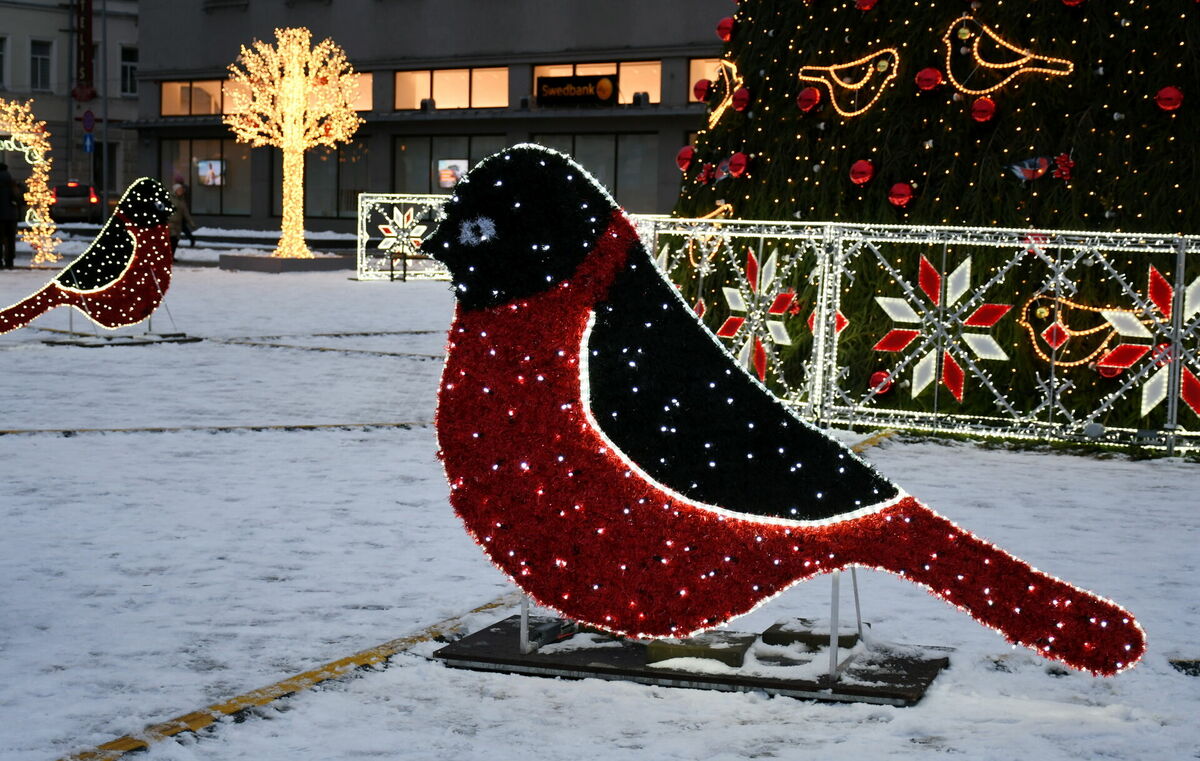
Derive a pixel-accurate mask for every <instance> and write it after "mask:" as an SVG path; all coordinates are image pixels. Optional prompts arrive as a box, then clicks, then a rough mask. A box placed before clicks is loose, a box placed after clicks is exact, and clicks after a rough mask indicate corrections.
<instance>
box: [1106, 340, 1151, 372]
mask: <svg viewBox="0 0 1200 761" xmlns="http://www.w3.org/2000/svg"><path fill="white" fill-rule="evenodd" d="M1151 348H1152V347H1150V346H1146V345H1144V344H1121V345H1120V346H1118V347H1117V348H1115V349H1113V350H1112V351H1110V352H1109V353H1108V354H1105V355H1104V356H1103V357H1101V358H1100V359H1099V361H1097V362H1096V366H1097V367H1119V368H1120V369H1122V370H1125V369H1127V368H1129V367H1131V366H1132V365H1133V363H1135V362H1137V361H1138V360H1139V359H1141V358H1142V357H1144V356H1146V354H1147V353H1149V351H1150V349H1151Z"/></svg>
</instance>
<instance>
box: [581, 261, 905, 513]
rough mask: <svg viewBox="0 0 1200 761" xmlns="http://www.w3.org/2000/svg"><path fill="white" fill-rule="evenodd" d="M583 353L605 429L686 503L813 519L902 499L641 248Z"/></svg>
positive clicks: (599, 314) (600, 310) (602, 308)
mask: <svg viewBox="0 0 1200 761" xmlns="http://www.w3.org/2000/svg"><path fill="white" fill-rule="evenodd" d="M585 350H586V351H587V363H588V365H587V378H588V383H589V386H590V389H589V391H590V403H591V410H592V414H593V416H594V417H595V419H596V422H597V423H598V424H599V426H600V428H601V430H603V432H604V434H605V435H606V436H607V437H608V438H609V440H611V441H612V442H613V444H614V445H616V446H617V447H618V448H619V449H620V450H621V451H622V452H624V454H625V455H626V456H627V457H628V458H629V459H630V460H631V461H633V462H635V463H637V464H638V466H639V467H640V468H641V469H642V470H643V471H645V472H646V473H647V474H648V475H650V476H651V477H653V478H654V479H655V480H657V481H658V482H659V483H661V484H663V485H664V486H667V487H668V488H670V489H672V490H674V491H676V492H678V493H680V494H682V495H684V496H685V497H687V498H689V499H692V500H695V501H698V502H702V503H706V504H711V505H715V506H719V507H722V508H724V509H727V510H731V511H735V512H739V513H747V514H753V515H759V516H772V517H779V518H787V519H793V520H806V521H811V520H824V519H830V518H835V517H837V516H839V515H842V514H845V513H850V512H853V511H855V510H860V509H862V508H865V507H869V506H871V505H874V504H877V503H880V502H883V501H885V500H889V499H891V498H893V497H895V496H896V495H897V488H896V486H895V485H893V484H892V483H890V482H889V481H887V480H886V479H884V478H883V477H882V476H881V475H879V474H878V473H877V472H875V470H874V469H872V468H871V467H870V466H868V465H867V464H866V463H864V462H862V461H861V460H859V459H858V458H857V457H856V456H854V455H853V454H852V453H851V452H849V451H848V450H847V449H846V448H845V447H843V446H842V445H841V444H839V443H837V442H835V441H833V440H832V439H830V438H828V437H827V436H825V435H824V434H822V433H821V432H820V431H818V430H816V429H815V428H813V427H812V426H810V425H808V424H807V423H805V422H803V421H802V420H800V419H799V418H798V417H796V415H795V414H794V413H792V412H791V411H790V410H789V409H788V408H786V407H785V406H784V405H783V404H782V403H781V402H780V401H779V400H778V399H777V398H775V397H774V396H773V395H772V394H771V393H770V392H769V391H767V390H766V389H765V388H764V387H763V386H761V385H759V384H758V383H757V382H756V381H754V380H753V379H752V378H751V377H750V376H749V375H747V374H746V373H745V372H744V371H743V370H742V369H741V368H740V367H739V366H738V364H737V361H736V360H735V359H734V358H733V357H732V356H731V355H730V354H729V353H728V352H727V351H725V350H724V349H723V348H722V347H721V346H720V345H719V344H718V343H717V341H716V339H715V338H714V337H713V336H712V334H711V333H709V332H708V331H707V329H705V328H704V326H703V325H702V324H701V323H700V321H699V320H698V319H697V318H696V317H695V315H694V314H693V313H692V311H691V310H690V309H689V308H688V307H687V305H686V304H685V303H684V302H683V301H682V299H680V298H679V296H678V295H676V293H675V292H674V289H673V287H672V286H671V285H670V284H669V283H667V282H666V281H665V280H664V279H663V277H662V276H661V275H660V274H659V272H658V270H657V268H656V267H655V266H654V264H653V263H652V262H651V260H650V257H649V256H648V255H647V254H646V252H645V249H644V248H643V247H642V246H641V244H635V245H634V246H633V248H632V249H631V250H630V252H629V260H628V264H627V266H626V267H625V268H624V269H623V270H622V272H621V274H620V275H618V277H617V279H616V281H615V282H614V283H613V286H612V289H611V291H610V293H609V294H608V298H607V299H606V300H605V301H604V302H602V303H600V304H599V305H598V306H597V308H596V315H595V323H594V325H593V327H592V331H591V334H590V337H589V339H588V344H587V346H586V347H585Z"/></svg>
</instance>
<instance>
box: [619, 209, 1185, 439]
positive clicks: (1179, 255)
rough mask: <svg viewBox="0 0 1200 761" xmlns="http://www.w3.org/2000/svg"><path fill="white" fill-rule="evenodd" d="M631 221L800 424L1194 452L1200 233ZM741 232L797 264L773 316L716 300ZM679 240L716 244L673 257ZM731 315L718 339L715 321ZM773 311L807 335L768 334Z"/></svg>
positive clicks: (784, 281) (738, 250)
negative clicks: (751, 344)
mask: <svg viewBox="0 0 1200 761" xmlns="http://www.w3.org/2000/svg"><path fill="white" fill-rule="evenodd" d="M638 225H639V228H640V231H641V233H642V237H643V239H644V240H645V241H646V242H647V245H648V246H650V247H652V249H653V250H656V251H663V250H665V251H666V253H667V256H666V257H664V256H663V255H661V254H660V256H659V259H660V263H661V262H664V261H665V263H666V265H667V270H668V272H669V273H670V274H671V276H672V278H673V279H674V280H675V282H676V283H678V284H679V285H680V287H681V290H682V291H683V292H684V294H686V295H687V297H688V298H689V300H690V301H692V302H694V303H704V304H705V305H707V306H708V307H709V309H708V311H707V312H706V314H705V322H706V323H707V324H708V325H709V326H710V327H712V328H713V330H714V331H716V332H717V334H718V336H720V337H721V338H722V340H725V341H726V342H727V345H728V347H729V349H730V351H731V352H733V353H735V354H736V355H738V356H739V357H743V358H745V356H746V348H745V347H746V342H747V341H748V340H751V338H752V337H757V339H758V341H759V342H761V344H762V345H763V346H764V347H765V349H766V351H767V352H768V354H769V356H768V357H767V359H766V365H767V367H769V368H770V370H771V371H770V372H769V373H768V374H767V375H766V376H765V377H764V378H763V379H764V382H765V383H766V384H767V385H768V387H770V388H771V389H772V390H773V391H774V392H775V393H776V394H778V395H779V396H780V397H782V398H783V399H785V400H786V401H787V402H788V403H789V404H792V405H793V406H794V407H796V409H797V410H798V411H800V412H801V414H804V415H805V416H806V417H808V418H810V419H814V420H817V421H820V422H822V423H829V424H841V425H872V426H892V427H897V428H904V429H909V430H921V431H941V432H963V433H967V432H969V433H975V434H984V435H992V436H998V437H1004V438H1033V439H1061V440H1093V441H1103V442H1110V443H1122V444H1141V445H1145V446H1167V447H1173V446H1176V445H1180V446H1187V447H1195V446H1198V445H1200V365H1198V359H1200V350H1198V344H1200V341H1198V340H1197V338H1198V336H1200V260H1198V259H1197V255H1198V254H1200V238H1195V237H1182V236H1153V235H1122V234H1099V233H1085V232H1064V231H1046V230H1041V231H1028V230H1021V231H1018V230H1003V229H967V228H950V227H942V228H925V227H922V228H915V227H906V226H886V225H876V226H867V225H849V224H805V223H761V222H750V221H722V220H672V219H666V218H655V217H647V218H640V219H639V220H638ZM747 239H757V240H758V242H757V243H755V244H754V250H756V251H773V250H778V251H780V252H784V251H790V252H794V255H796V256H798V258H799V261H798V262H797V263H795V264H792V263H786V262H785V261H784V257H783V256H782V254H781V256H780V257H779V258H778V260H777V261H776V265H775V266H776V271H777V273H780V274H779V275H777V277H781V276H782V277H781V279H779V280H778V281H777V287H778V288H782V289H785V290H789V291H791V292H792V293H794V297H793V298H792V304H791V305H790V308H789V309H788V310H786V312H785V313H781V314H774V315H773V314H771V310H770V309H769V307H767V306H766V305H768V304H775V305H777V304H778V302H776V301H773V300H772V299H770V298H767V297H768V296H770V295H771V294H765V293H763V294H759V296H760V298H759V299H758V300H757V301H756V302H755V303H750V301H749V300H748V299H747V298H745V293H741V295H742V296H743V298H742V300H741V301H740V302H737V300H736V298H735V302H736V304H735V303H734V302H730V301H729V299H728V298H723V296H724V295H725V294H728V293H730V289H734V290H738V291H739V292H741V291H745V290H746V288H745V285H744V284H745V283H747V282H748V280H747V274H746V268H747V266H748V265H747V245H746V240H747ZM689 248H690V250H704V251H712V252H714V253H713V254H712V256H711V258H709V259H707V260H700V259H699V258H697V257H696V256H684V255H680V254H679V251H681V250H683V251H687V250H689ZM760 260H761V257H760ZM751 266H752V265H751ZM785 273H786V275H785ZM735 305H736V306H741V307H745V308H744V309H743V310H742V311H741V312H739V311H738V310H737V309H734V308H733V307H734V306H735ZM743 315H745V320H744V321H741V322H740V325H739V327H740V330H739V332H738V333H737V334H734V333H733V332H732V330H731V329H730V328H729V327H726V326H730V325H733V324H738V323H739V321H738V320H737V319H735V318H738V317H741V316H743ZM731 320H733V322H732V323H731V322H730V321H731ZM772 321H777V322H782V323H783V329H784V330H786V331H787V333H788V334H789V335H791V336H799V337H804V339H805V340H799V341H796V340H793V341H792V342H791V343H790V344H789V343H785V342H777V341H771V340H770V339H771V337H772V335H774V334H777V333H778V332H779V328H778V327H776V328H774V329H773V330H772V328H771V326H770V323H771V322H772ZM722 328H725V329H724V330H722ZM748 366H749V365H748Z"/></svg>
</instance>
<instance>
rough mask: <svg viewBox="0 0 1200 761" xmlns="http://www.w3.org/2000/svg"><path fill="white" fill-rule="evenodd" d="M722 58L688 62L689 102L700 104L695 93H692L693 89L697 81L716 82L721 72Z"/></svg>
mask: <svg viewBox="0 0 1200 761" xmlns="http://www.w3.org/2000/svg"><path fill="white" fill-rule="evenodd" d="M720 63H721V59H720V58H693V59H692V60H691V61H689V62H688V81H687V92H688V100H689V101H690V102H692V103H698V102H699V100H697V98H696V95H695V93H693V92H692V87H693V86H694V85H695V84H696V82H697V81H699V80H701V79H707V80H709V81H712V82H715V81H716V79H717V72H718V71H719V70H720Z"/></svg>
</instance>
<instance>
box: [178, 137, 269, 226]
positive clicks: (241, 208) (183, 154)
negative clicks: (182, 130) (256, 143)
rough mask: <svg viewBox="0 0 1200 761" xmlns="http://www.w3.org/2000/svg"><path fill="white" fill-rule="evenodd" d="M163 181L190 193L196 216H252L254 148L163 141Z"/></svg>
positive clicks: (224, 142) (233, 142) (230, 142)
mask: <svg viewBox="0 0 1200 761" xmlns="http://www.w3.org/2000/svg"><path fill="white" fill-rule="evenodd" d="M159 151H160V153H159V159H160V160H159V166H160V170H159V177H160V178H161V179H162V181H163V183H164V184H165V185H167V187H168V188H171V189H172V192H173V190H174V186H175V185H176V184H179V185H183V186H184V188H185V189H186V191H187V193H186V196H185V197H186V198H187V201H188V208H190V209H191V211H192V213H193V214H225V215H244V214H249V213H250V147H249V146H248V145H246V144H245V143H239V142H237V141H236V140H229V139H224V140H222V139H214V138H204V139H200V138H197V139H190V138H184V139H181V140H163V141H162V142H161V143H160V147H159Z"/></svg>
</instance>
